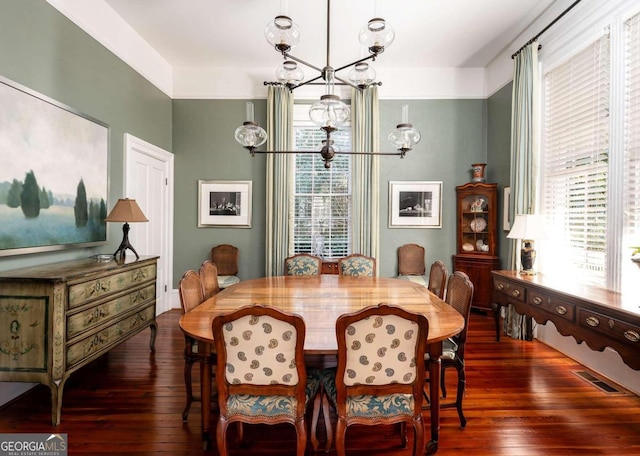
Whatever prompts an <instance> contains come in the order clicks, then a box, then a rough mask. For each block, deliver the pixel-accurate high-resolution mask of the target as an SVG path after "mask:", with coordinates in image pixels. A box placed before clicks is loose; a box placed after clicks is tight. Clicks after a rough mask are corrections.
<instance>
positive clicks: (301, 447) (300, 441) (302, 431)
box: [296, 420, 307, 456]
mask: <svg viewBox="0 0 640 456" xmlns="http://www.w3.org/2000/svg"><path fill="white" fill-rule="evenodd" d="M296 436H297V444H296V456H304V452H305V450H306V449H307V426H306V422H305V421H304V420H299V421H296Z"/></svg>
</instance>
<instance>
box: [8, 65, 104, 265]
mask: <svg viewBox="0 0 640 456" xmlns="http://www.w3.org/2000/svg"><path fill="white" fill-rule="evenodd" d="M108 173H109V128H108V127H107V126H106V125H105V124H103V123H102V122H100V121H98V120H96V119H93V118H91V117H88V116H86V115H84V114H80V113H79V112H77V111H75V110H73V109H72V108H70V107H68V106H65V105H63V104H61V103H58V102H57V101H55V100H52V99H50V98H48V97H46V96H44V95H42V94H39V93H37V92H35V91H33V90H31V89H28V88H26V87H23V86H21V85H19V84H16V83H15V82H13V81H10V80H8V79H5V78H2V77H0V226H1V227H2V229H1V230H0V256H9V255H19V254H25V253H36V252H44V251H49V250H61V249H65V248H73V247H76V248H77V247H88V246H94V245H100V244H105V243H106V242H107V230H106V223H105V221H104V219H105V217H106V216H107V195H108V187H109V176H108Z"/></svg>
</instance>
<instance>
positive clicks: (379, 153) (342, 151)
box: [336, 150, 406, 156]
mask: <svg viewBox="0 0 640 456" xmlns="http://www.w3.org/2000/svg"><path fill="white" fill-rule="evenodd" d="M405 153H406V150H405V151H401V150H400V151H398V152H353V151H345V150H340V151H336V154H346V155H393V156H397V155H400V156H404V154H405Z"/></svg>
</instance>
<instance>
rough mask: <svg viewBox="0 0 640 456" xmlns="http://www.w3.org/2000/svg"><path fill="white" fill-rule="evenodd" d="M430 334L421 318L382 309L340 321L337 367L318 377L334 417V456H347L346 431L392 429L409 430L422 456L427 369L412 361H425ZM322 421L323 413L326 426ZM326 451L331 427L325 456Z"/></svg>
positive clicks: (370, 309) (374, 308)
mask: <svg viewBox="0 0 640 456" xmlns="http://www.w3.org/2000/svg"><path fill="white" fill-rule="evenodd" d="M428 332H429V322H428V321H427V318H426V317H425V316H424V315H421V314H417V313H412V312H408V311H406V310H404V309H402V308H400V307H397V306H391V305H388V304H384V303H381V304H378V305H375V306H369V307H366V308H365V309H362V310H360V311H357V312H354V313H350V314H345V315H342V316H340V317H339V318H338V320H337V321H336V338H337V342H338V365H337V368H335V369H326V370H324V371H323V375H322V390H323V399H322V400H323V402H324V403H325V404H326V403H327V401H328V403H331V405H333V406H334V407H335V409H336V413H337V416H338V421H337V424H336V431H335V445H336V453H337V455H338V456H344V455H345V435H346V431H347V428H348V427H349V426H351V425H354V424H358V425H368V426H371V425H379V424H395V423H403V424H405V425H406V424H411V425H412V426H413V428H414V437H415V440H414V446H413V454H414V456H415V455H418V454H424V451H425V437H424V423H423V421H422V403H423V400H424V397H423V385H424V381H425V370H424V368H425V363H424V362H416V360H423V359H424V351H425V340H426V339H427V335H428ZM323 408H324V405H323ZM326 409H328V407H326ZM326 416H327V413H326V412H325V423H326V422H327V419H326ZM314 431H315V430H314V429H312V431H311V432H312V433H313V432H314ZM403 442H404V438H403ZM330 445H331V432H330V426H329V427H328V429H327V444H326V448H325V449H326V450H327V451H328V449H329V448H330Z"/></svg>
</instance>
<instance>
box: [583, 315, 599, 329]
mask: <svg viewBox="0 0 640 456" xmlns="http://www.w3.org/2000/svg"><path fill="white" fill-rule="evenodd" d="M586 321H587V324H588V325H589V326H593V327H596V326H598V325H599V324H600V320H598V319H597V318H596V317H587V320H586Z"/></svg>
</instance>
